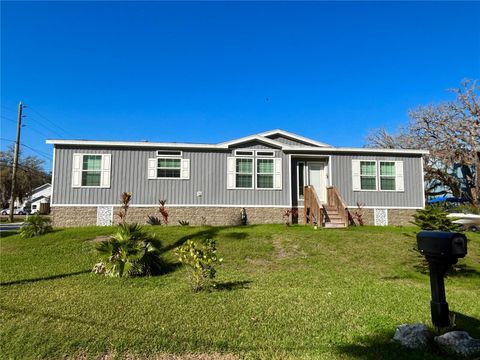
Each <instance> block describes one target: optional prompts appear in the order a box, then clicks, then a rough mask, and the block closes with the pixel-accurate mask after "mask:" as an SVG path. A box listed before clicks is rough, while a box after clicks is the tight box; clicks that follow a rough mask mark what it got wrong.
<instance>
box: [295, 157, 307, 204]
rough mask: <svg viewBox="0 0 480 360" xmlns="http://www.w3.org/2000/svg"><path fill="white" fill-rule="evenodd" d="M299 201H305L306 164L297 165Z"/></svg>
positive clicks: (299, 163)
mask: <svg viewBox="0 0 480 360" xmlns="http://www.w3.org/2000/svg"><path fill="white" fill-rule="evenodd" d="M297 184H298V200H303V196H304V191H305V162H303V161H301V162H298V163H297Z"/></svg>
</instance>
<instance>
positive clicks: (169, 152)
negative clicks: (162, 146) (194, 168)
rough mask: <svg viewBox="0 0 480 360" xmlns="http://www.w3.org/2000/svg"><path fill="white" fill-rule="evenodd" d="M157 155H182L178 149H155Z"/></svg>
mask: <svg viewBox="0 0 480 360" xmlns="http://www.w3.org/2000/svg"><path fill="white" fill-rule="evenodd" d="M157 156H182V152H181V151H180V150H157Z"/></svg>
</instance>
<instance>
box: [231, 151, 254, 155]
mask: <svg viewBox="0 0 480 360" xmlns="http://www.w3.org/2000/svg"><path fill="white" fill-rule="evenodd" d="M254 153H255V152H254V151H253V150H235V156H253V154H254Z"/></svg>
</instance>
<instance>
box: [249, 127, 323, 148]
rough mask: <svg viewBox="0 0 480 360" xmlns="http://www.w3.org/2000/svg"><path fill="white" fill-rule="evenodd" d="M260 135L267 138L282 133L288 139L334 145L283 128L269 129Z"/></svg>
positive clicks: (320, 144) (313, 143)
mask: <svg viewBox="0 0 480 360" xmlns="http://www.w3.org/2000/svg"><path fill="white" fill-rule="evenodd" d="M258 135H259V136H264V137H267V138H269V137H270V136H274V135H281V136H283V137H285V138H287V139H291V140H296V141H298V142H300V143H304V144H306V145H312V146H319V147H332V145H329V144H325V143H322V142H320V141H316V140H313V139H310V138H307V137H304V136H301V135H297V134H294V133H291V132H288V131H285V130H282V129H275V130H269V131H265V132H263V133H260V134H258Z"/></svg>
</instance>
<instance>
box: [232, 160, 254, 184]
mask: <svg viewBox="0 0 480 360" xmlns="http://www.w3.org/2000/svg"><path fill="white" fill-rule="evenodd" d="M234 159H235V169H234V173H233V175H234V176H235V179H234V181H235V187H233V188H229V190H255V172H256V171H255V166H256V164H255V158H254V157H253V156H235V157H234ZM238 159H249V160H252V174H251V175H252V187H237V174H241V175H249V174H248V173H237V160H238Z"/></svg>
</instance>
